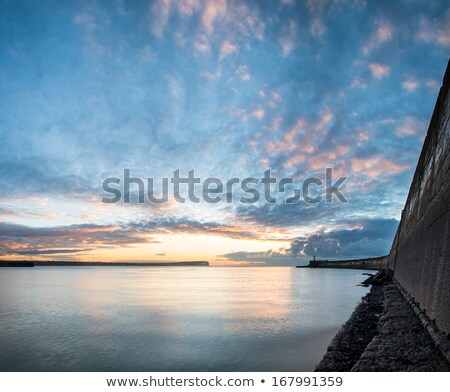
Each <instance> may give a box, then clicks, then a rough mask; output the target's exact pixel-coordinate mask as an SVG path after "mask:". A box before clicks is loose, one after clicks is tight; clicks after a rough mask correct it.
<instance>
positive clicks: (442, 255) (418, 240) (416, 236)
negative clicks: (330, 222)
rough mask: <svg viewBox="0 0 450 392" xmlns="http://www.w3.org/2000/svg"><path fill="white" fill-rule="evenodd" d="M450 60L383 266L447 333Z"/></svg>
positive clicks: (449, 296) (449, 294) (449, 299)
mask: <svg viewBox="0 0 450 392" xmlns="http://www.w3.org/2000/svg"><path fill="white" fill-rule="evenodd" d="M449 89H450V62H449V65H448V66H447V71H446V73H445V77H444V81H443V85H442V87H441V89H440V92H439V97H438V100H437V103H436V107H435V109H434V113H433V116H432V119H431V122H430V125H429V128H428V132H427V136H426V139H425V141H424V145H423V148H422V152H421V154H420V158H419V162H418V164H417V168H416V171H415V174H414V178H413V181H412V184H411V188H410V191H409V194H408V198H407V201H406V204H405V207H404V210H403V212H402V218H401V221H400V224H399V227H398V230H397V234H396V236H395V239H394V242H393V245H392V248H391V252H390V254H389V261H388V268H389V269H390V270H391V271H393V275H394V277H395V279H396V280H397V282H398V283H399V284H400V285H401V286H402V288H403V289H404V290H405V291H406V292H407V293H408V294H409V295H410V296H411V297H412V298H413V299H414V301H415V302H416V303H417V304H418V305H419V307H420V308H421V309H422V310H423V311H424V312H425V313H426V315H427V316H428V317H429V318H430V319H431V320H434V321H435V323H436V326H437V327H438V328H439V329H440V330H442V331H443V332H445V333H447V334H450V96H449Z"/></svg>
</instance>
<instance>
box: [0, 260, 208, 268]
mask: <svg viewBox="0 0 450 392" xmlns="http://www.w3.org/2000/svg"><path fill="white" fill-rule="evenodd" d="M35 266H58V267H75V266H83V267H94V266H95V267H97V266H101V267H107V266H119V267H208V266H209V262H207V261H176V262H167V263H161V262H146V261H144V262H141V263H140V262H130V263H127V262H111V261H109V262H99V261H27V260H17V261H0V267H35Z"/></svg>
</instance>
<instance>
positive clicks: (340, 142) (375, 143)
mask: <svg viewBox="0 0 450 392" xmlns="http://www.w3.org/2000/svg"><path fill="white" fill-rule="evenodd" d="M0 3H1V7H0V139H1V144H0V259H30V258H33V259H40V260H80V261H180V260H206V261H209V262H210V263H211V264H212V265H236V266H246V265H257V266H279V265H299V264H305V263H307V261H308V260H310V259H311V258H312V256H313V255H314V254H315V255H317V257H320V258H326V259H348V258H363V257H374V256H381V255H384V254H387V253H388V252H389V250H390V247H391V243H392V240H393V238H394V235H395V231H396V228H397V226H398V222H399V218H400V214H401V210H402V208H403V205H404V203H405V200H406V196H407V193H408V190H409V186H410V183H411V180H412V176H413V173H414V169H415V166H416V163H417V160H418V157H419V154H420V150H421V147H422V143H423V140H424V137H425V135H426V131H427V127H428V124H429V121H430V118H431V115H432V112H433V108H434V104H435V102H436V99H437V96H438V92H439V88H440V86H441V80H442V77H443V75H444V71H445V67H446V65H447V61H448V57H449V50H450V6H449V5H448V3H447V2H445V1H432V0H431V1H430V0H427V1H415V0H403V1H395V2H393V1H376V2H374V1H361V0H352V1H345V0H316V1H312V0H309V1H299V0H280V1H276V0H272V1H240V0H239V1H238V0H236V1H234V0H185V1H181V0H158V1H149V0H146V1H124V0H122V1H120V0H117V1H76V2H74V1H21V0H14V1H9V0H1V2H0ZM327 167H328V168H332V169H333V173H334V177H335V180H336V179H337V178H339V177H340V176H342V177H347V179H346V180H345V182H344V183H343V184H342V186H341V187H340V191H341V192H342V193H343V194H344V195H345V199H346V202H340V201H339V200H338V199H337V198H336V197H333V198H332V201H331V202H327V201H326V200H322V201H320V202H318V203H306V202H304V201H301V202H299V203H295V204H287V203H286V202H285V201H284V196H283V194H281V193H279V192H277V191H276V190H275V191H274V194H275V199H276V202H275V203H271V202H268V201H266V200H264V199H261V200H259V201H258V202H255V203H242V202H240V200H239V197H240V196H241V195H242V192H240V191H237V192H235V194H234V196H233V199H232V202H231V203H227V202H225V201H223V202H219V203H207V202H205V201H203V200H201V201H200V203H193V202H187V203H178V202H177V201H176V200H174V199H173V197H169V200H168V202H167V203H161V204H156V203H151V202H146V203H143V204H142V203H139V202H138V198H137V195H136V191H137V190H136V187H135V188H134V189H132V190H131V203H128V204H127V203H123V202H119V203H113V204H111V203H104V202H102V197H104V196H105V191H104V189H103V187H102V184H103V181H104V180H105V179H106V178H108V177H116V178H118V179H120V180H121V181H122V182H123V176H124V169H129V170H130V173H131V175H132V176H133V177H139V178H142V179H144V180H146V179H147V178H153V179H154V183H155V194H157V193H158V192H159V191H160V190H161V185H160V184H162V180H161V179H162V178H163V177H166V178H169V177H171V176H173V172H174V171H175V170H180V174H181V175H182V176H187V174H188V171H189V170H195V174H196V176H198V177H199V178H201V179H202V181H203V180H204V179H206V178H208V177H216V178H219V179H221V180H222V181H223V182H224V183H225V182H226V181H227V180H228V179H230V178H233V177H238V178H240V179H243V178H247V177H255V178H261V177H263V176H264V172H265V171H266V170H270V171H271V173H272V175H273V176H276V177H277V178H283V177H289V178H292V179H293V181H294V184H297V183H298V184H301V183H302V181H303V180H304V179H306V178H308V177H311V176H314V177H318V178H322V179H323V178H324V175H325V168H327ZM335 180H334V181H335ZM314 189H315V190H316V191H317V193H320V192H323V191H324V190H323V187H322V188H321V187H317V188H314ZM196 190H197V191H199V192H200V194H201V189H200V188H198V186H196Z"/></svg>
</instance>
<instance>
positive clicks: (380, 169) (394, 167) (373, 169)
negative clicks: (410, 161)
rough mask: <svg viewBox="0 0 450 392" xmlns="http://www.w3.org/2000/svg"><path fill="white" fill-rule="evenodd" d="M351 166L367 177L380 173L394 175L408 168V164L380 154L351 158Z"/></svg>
mask: <svg viewBox="0 0 450 392" xmlns="http://www.w3.org/2000/svg"><path fill="white" fill-rule="evenodd" d="M351 166H352V170H353V171H354V172H356V173H358V174H362V175H365V176H367V177H379V176H381V175H382V174H384V175H395V174H398V173H401V172H403V171H405V170H408V169H409V166H408V165H402V164H399V163H396V162H394V161H391V160H389V159H386V158H385V157H383V156H381V155H375V156H372V157H370V158H353V159H352V160H351Z"/></svg>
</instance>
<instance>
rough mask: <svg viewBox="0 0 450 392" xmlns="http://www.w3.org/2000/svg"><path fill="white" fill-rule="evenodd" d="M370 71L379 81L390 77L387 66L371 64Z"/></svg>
mask: <svg viewBox="0 0 450 392" xmlns="http://www.w3.org/2000/svg"><path fill="white" fill-rule="evenodd" d="M369 68H370V71H371V72H372V75H373V76H374V77H376V78H377V79H382V78H384V77H385V76H388V75H389V72H390V69H389V67H388V66H387V65H383V64H377V63H372V64H369Z"/></svg>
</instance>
